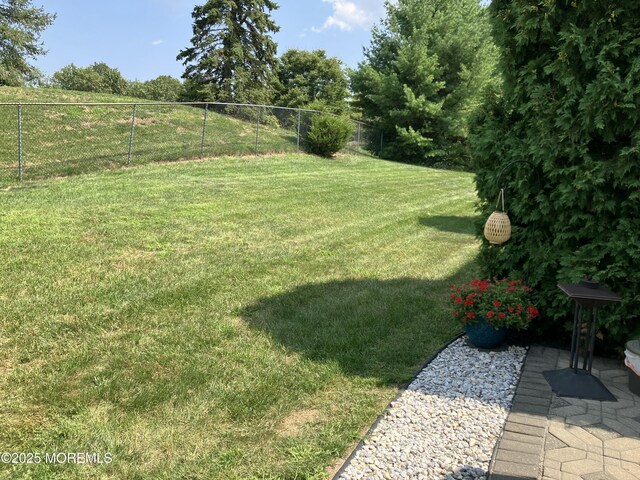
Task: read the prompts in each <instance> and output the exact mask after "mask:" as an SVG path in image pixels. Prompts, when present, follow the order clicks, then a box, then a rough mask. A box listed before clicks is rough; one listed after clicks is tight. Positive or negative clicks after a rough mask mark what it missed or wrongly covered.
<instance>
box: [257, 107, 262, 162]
mask: <svg viewBox="0 0 640 480" xmlns="http://www.w3.org/2000/svg"><path fill="white" fill-rule="evenodd" d="M261 110H262V107H258V121H257V122H256V155H258V152H259V148H260V111H261Z"/></svg>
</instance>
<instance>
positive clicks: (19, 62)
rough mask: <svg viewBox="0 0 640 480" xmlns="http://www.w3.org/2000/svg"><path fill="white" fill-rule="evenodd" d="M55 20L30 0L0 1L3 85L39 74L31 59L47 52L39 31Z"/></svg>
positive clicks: (26, 79) (1, 74)
mask: <svg viewBox="0 0 640 480" xmlns="http://www.w3.org/2000/svg"><path fill="white" fill-rule="evenodd" d="M54 19H55V14H49V13H46V12H45V11H44V9H42V8H38V7H34V6H32V5H31V0H0V85H11V86H19V85H22V84H24V83H25V82H29V81H32V80H35V79H36V78H37V77H38V70H37V69H36V68H35V67H34V66H33V65H30V64H29V61H31V60H33V59H34V58H36V57H37V56H38V55H44V54H45V53H46V51H45V50H44V48H43V45H42V43H41V42H40V34H41V33H42V32H43V31H44V30H45V29H46V28H47V27H48V26H49V25H51V24H52V23H53V20H54Z"/></svg>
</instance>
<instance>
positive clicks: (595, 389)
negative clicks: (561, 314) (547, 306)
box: [542, 280, 622, 402]
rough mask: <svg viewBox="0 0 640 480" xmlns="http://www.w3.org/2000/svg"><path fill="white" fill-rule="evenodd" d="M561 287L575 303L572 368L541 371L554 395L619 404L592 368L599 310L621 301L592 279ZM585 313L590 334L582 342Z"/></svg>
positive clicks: (570, 364)
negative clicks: (581, 351) (581, 356)
mask: <svg viewBox="0 0 640 480" xmlns="http://www.w3.org/2000/svg"><path fill="white" fill-rule="evenodd" d="M558 288H560V290H562V291H563V292H564V293H566V294H567V295H568V296H569V298H572V299H573V300H575V311H574V315H573V334H572V337H571V354H570V363H569V368H563V369H560V370H547V371H545V372H542V374H543V375H544V378H545V379H546V380H547V382H548V383H549V385H550V386H551V389H552V390H553V392H554V393H555V394H556V395H558V396H560V397H573V398H584V399H588V400H600V401H606V402H616V401H617V400H616V397H614V396H613V394H612V393H611V392H610V391H609V390H608V389H607V387H605V386H604V385H603V384H602V382H601V381H600V380H599V379H598V378H596V377H594V376H593V375H592V374H591V368H592V366H593V350H594V345H595V339H596V324H597V320H598V316H597V315H598V308H600V307H603V306H605V305H608V304H609V303H612V302H620V301H621V300H622V298H621V297H620V296H619V295H618V294H616V293H613V292H612V291H611V290H607V289H606V288H601V287H600V286H599V285H598V284H597V283H596V282H592V281H590V280H585V281H581V282H580V283H579V284H559V285H558ZM584 314H586V316H587V331H586V332H585V335H584V341H583V335H582V317H583V315H584ZM582 343H584V352H583V361H582V368H580V367H579V364H580V348H581V344H582Z"/></svg>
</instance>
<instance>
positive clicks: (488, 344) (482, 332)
mask: <svg viewBox="0 0 640 480" xmlns="http://www.w3.org/2000/svg"><path fill="white" fill-rule="evenodd" d="M478 320H479V321H478V323H476V324H474V325H465V327H464V331H465V332H466V333H467V336H468V337H469V341H470V342H471V343H473V344H474V345H475V346H476V347H478V348H496V347H499V346H500V344H501V343H502V342H504V339H505V338H506V337H507V327H501V328H495V327H494V326H493V325H489V324H488V323H487V322H486V321H485V319H484V318H483V317H479V318H478Z"/></svg>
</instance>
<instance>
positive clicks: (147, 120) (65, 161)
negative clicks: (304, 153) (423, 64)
mask: <svg viewBox="0 0 640 480" xmlns="http://www.w3.org/2000/svg"><path fill="white" fill-rule="evenodd" d="M3 102H4V103H14V102H23V103H36V102H37V103H40V102H42V103H47V102H55V103H59V102H62V103H74V102H82V103H106V102H108V103H124V102H129V103H131V102H138V103H141V102H144V103H149V100H141V99H136V98H130V97H122V96H115V95H109V94H99V93H88V92H72V91H65V90H56V89H35V88H15V87H0V103H3ZM204 114H205V112H204V107H202V106H190V105H138V106H137V107H136V112H135V126H134V131H133V140H132V142H131V158H129V142H130V140H131V124H132V118H133V106H132V105H23V106H22V161H23V165H22V174H23V178H25V179H29V180H33V179H41V178H47V177H52V176H66V175H74V174H79V173H87V172H95V171H99V170H101V169H105V168H117V167H122V166H126V165H127V164H128V163H129V161H130V162H131V164H133V165H139V164H146V163H150V162H157V161H165V160H179V159H185V158H198V157H204V156H214V155H225V154H234V155H243V154H245V155H246V154H256V153H262V154H264V153H274V152H276V153H283V152H295V151H297V149H298V145H297V138H296V136H297V125H298V124H297V119H298V117H297V115H298V114H297V112H294V111H289V110H281V109H269V108H261V109H260V117H259V120H260V121H259V122H258V108H257V107H230V106H228V107H225V106H220V105H210V106H209V110H208V112H207V119H206V124H205V122H204ZM307 120H308V119H307V118H306V115H305V121H307ZM16 178H18V108H17V107H16V106H13V105H0V183H7V182H11V181H15V179H16Z"/></svg>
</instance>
